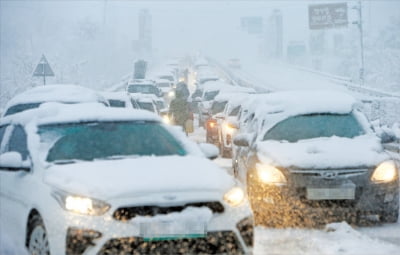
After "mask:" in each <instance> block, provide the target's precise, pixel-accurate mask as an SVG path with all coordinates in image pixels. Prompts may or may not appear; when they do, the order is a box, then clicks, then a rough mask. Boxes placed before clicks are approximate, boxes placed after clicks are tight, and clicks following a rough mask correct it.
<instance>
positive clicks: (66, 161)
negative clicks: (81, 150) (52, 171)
mask: <svg viewBox="0 0 400 255" xmlns="http://www.w3.org/2000/svg"><path fill="white" fill-rule="evenodd" d="M78 161H81V160H78V159H57V160H54V161H52V162H51V163H53V164H56V165H66V164H73V163H76V162H78Z"/></svg>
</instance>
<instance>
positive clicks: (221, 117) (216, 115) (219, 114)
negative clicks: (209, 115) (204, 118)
mask: <svg viewBox="0 0 400 255" xmlns="http://www.w3.org/2000/svg"><path fill="white" fill-rule="evenodd" d="M214 118H216V119H220V120H224V119H225V116H224V114H223V113H222V112H219V113H217V114H215V115H214Z"/></svg>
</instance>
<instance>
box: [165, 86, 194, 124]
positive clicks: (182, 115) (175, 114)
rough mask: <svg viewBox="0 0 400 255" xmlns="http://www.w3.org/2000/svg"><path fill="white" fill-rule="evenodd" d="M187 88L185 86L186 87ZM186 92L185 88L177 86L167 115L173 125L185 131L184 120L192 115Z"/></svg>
mask: <svg viewBox="0 0 400 255" xmlns="http://www.w3.org/2000/svg"><path fill="white" fill-rule="evenodd" d="M186 89H187V87H186ZM187 96H188V93H187V91H186V90H185V89H181V88H180V87H178V86H177V88H176V91H175V98H174V99H173V100H172V101H171V103H170V105H169V117H170V119H171V120H172V122H173V123H174V124H175V125H179V126H181V127H182V128H183V130H185V131H186V127H185V125H186V121H187V120H189V119H190V118H191V116H192V114H191V112H190V109H189V103H188V101H187Z"/></svg>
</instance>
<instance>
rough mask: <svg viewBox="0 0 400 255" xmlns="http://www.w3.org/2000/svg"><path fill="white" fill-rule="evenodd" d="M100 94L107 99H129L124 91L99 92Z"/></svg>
mask: <svg viewBox="0 0 400 255" xmlns="http://www.w3.org/2000/svg"><path fill="white" fill-rule="evenodd" d="M100 93H101V95H103V96H104V98H105V99H107V100H109V99H112V100H121V101H126V100H129V96H128V95H127V94H126V92H124V91H116V92H100Z"/></svg>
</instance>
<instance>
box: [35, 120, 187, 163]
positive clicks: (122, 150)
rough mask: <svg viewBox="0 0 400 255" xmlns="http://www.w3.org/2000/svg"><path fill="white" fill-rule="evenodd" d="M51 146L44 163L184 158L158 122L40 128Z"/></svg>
mask: <svg viewBox="0 0 400 255" xmlns="http://www.w3.org/2000/svg"><path fill="white" fill-rule="evenodd" d="M38 133H39V135H40V139H41V143H43V144H47V145H50V148H49V149H48V154H47V157H46V161H48V162H55V161H63V160H94V159H104V158H111V157H117V156H151V155H155V156H167V155H186V151H185V149H184V148H183V146H182V145H181V144H180V142H179V141H178V140H177V139H176V138H175V137H174V136H172V135H171V134H170V133H169V132H168V131H167V130H166V129H165V128H164V127H162V125H161V124H159V123H154V122H90V123H73V124H57V125H44V126H40V127H39V130H38Z"/></svg>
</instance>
